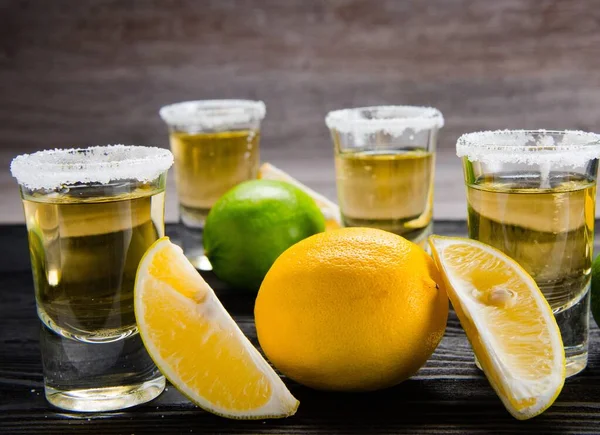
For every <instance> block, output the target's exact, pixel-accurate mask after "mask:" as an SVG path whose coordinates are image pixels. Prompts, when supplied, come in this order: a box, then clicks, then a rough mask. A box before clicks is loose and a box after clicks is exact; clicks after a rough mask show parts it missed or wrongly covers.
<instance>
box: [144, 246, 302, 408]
mask: <svg viewBox="0 0 600 435" xmlns="http://www.w3.org/2000/svg"><path fill="white" fill-rule="evenodd" d="M135 316H136V319H137V324H138V328H139V331H140V335H141V337H142V340H143V342H144V345H145V346H146V349H147V350H148V353H149V354H150V356H151V357H152V359H153V360H154V362H155V363H156V365H157V366H158V368H159V369H160V371H161V372H162V373H163V374H164V375H165V376H166V377H167V378H168V379H169V381H171V383H172V384H173V385H174V386H175V387H176V388H177V389H178V390H179V391H181V392H182V393H183V394H184V395H185V396H187V397H188V398H189V399H190V400H191V401H192V402H194V403H196V404H197V405H198V406H200V407H201V408H203V409H205V410H207V411H209V412H212V413H214V414H217V415H221V416H223V417H228V418H236V419H263V418H279V417H287V416H290V415H293V414H294V413H295V412H296V409H297V408H298V404H299V402H298V401H297V400H296V399H295V398H294V397H293V396H292V394H291V393H290V392H289V391H288V389H287V388H286V387H285V385H284V383H283V382H282V380H281V379H280V378H279V376H278V375H277V374H276V373H275V371H274V370H273V369H272V368H271V366H270V365H269V364H268V363H267V362H266V361H265V359H264V358H263V357H262V356H261V355H260V353H259V352H258V351H257V350H256V349H255V348H254V346H252V344H251V343H250V341H249V340H248V339H247V338H246V337H245V336H244V334H243V333H242V331H241V330H240V329H239V328H238V326H237V325H236V323H235V321H234V320H233V319H232V318H231V316H230V315H229V314H228V313H227V311H225V308H224V307H223V305H221V303H220V302H219V300H218V299H217V297H216V295H215V293H214V291H213V290H212V289H211V288H210V286H209V285H208V284H207V283H206V281H204V279H203V278H202V277H201V276H200V275H199V274H198V272H197V271H196V270H195V269H194V267H193V266H192V265H191V264H190V262H189V261H188V260H187V259H186V257H185V255H184V254H183V251H182V250H181V248H179V247H178V246H176V245H174V244H173V243H171V242H170V241H169V239H168V238H167V237H163V238H161V239H159V240H157V241H156V242H155V243H154V244H153V245H152V246H151V247H150V248H149V249H148V251H147V252H146V254H145V255H144V257H143V258H142V261H141V262H140V265H139V268H138V271H137V276H136V282H135Z"/></svg>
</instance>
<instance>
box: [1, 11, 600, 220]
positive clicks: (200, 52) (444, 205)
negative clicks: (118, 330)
mask: <svg viewBox="0 0 600 435" xmlns="http://www.w3.org/2000/svg"><path fill="white" fill-rule="evenodd" d="M598 6H600V2H599V1H594V0H571V1H561V0H504V1H490V0H429V1H417V0H415V1H400V0H397V1H396V0H330V1H320V0H304V1H303V0H286V1H283V0H264V1H259V0H256V1H249V0H248V1H243V0H239V1H234V0H214V1H192V0H187V1H185V0H0V192H1V193H0V210H1V212H0V213H1V214H0V221H4V222H20V221H22V212H21V208H20V204H19V199H18V193H17V188H16V184H15V182H14V181H13V180H12V179H11V178H10V175H9V172H8V165H9V162H10V159H11V158H12V157H13V156H15V155H16V154H19V153H22V152H30V151H34V150H38V149H44V148H52V147H65V146H76V145H79V146H81V145H92V144H106V143H134V144H153V145H159V146H167V136H166V130H165V127H164V126H163V124H162V122H161V120H160V119H159V118H158V115H157V110H158V108H159V107H160V106H162V105H164V104H167V103H171V102H176V101H180V100H188V99H205V98H253V99H262V100H264V101H265V102H266V104H267V111H268V114H267V118H266V121H265V123H264V126H263V140H262V150H263V152H262V155H263V159H264V160H268V161H271V162H273V163H274V164H276V165H278V166H281V167H282V168H284V169H286V170H288V171H289V172H291V173H292V174H293V175H295V176H297V177H298V178H299V179H301V180H302V181H304V182H306V183H307V184H309V185H311V186H312V187H314V188H316V189H318V190H320V191H322V192H323V193H324V194H326V195H327V196H329V197H331V198H335V186H334V176H333V160H332V150H331V148H332V146H331V143H330V139H329V136H328V132H327V129H326V128H325V126H324V123H323V118H324V116H325V114H326V112H327V111H328V110H331V109H335V108H341V107H349V106H359V105H372V104H418V105H432V106H436V107H438V108H439V109H441V110H442V111H443V113H444V115H445V117H446V127H445V128H444V130H443V131H442V133H441V143H440V153H439V158H438V166H437V179H436V204H435V206H436V209H435V214H436V216H437V217H438V218H455V219H458V218H464V217H465V205H464V191H463V186H462V173H461V168H460V162H459V161H458V159H457V158H456V157H454V149H453V148H454V144H455V141H456V138H457V137H458V136H459V135H460V134H461V133H463V132H468V131H473V130H480V129H495V128H557V129H561V128H575V129H584V130H592V131H594V130H595V131H600V110H598V107H599V106H600V31H599V30H600V8H599V7H598ZM169 189H170V192H171V193H170V194H169V200H168V204H167V217H168V219H169V220H174V219H176V206H175V204H176V198H175V194H174V191H173V187H172V186H170V187H169Z"/></svg>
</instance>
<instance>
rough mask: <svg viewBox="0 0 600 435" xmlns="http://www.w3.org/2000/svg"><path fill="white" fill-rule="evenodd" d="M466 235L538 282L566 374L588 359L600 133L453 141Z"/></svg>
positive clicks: (477, 136) (523, 133) (481, 135)
mask: <svg viewBox="0 0 600 435" xmlns="http://www.w3.org/2000/svg"><path fill="white" fill-rule="evenodd" d="M456 149H457V155H458V156H459V157H462V160H463V167H464V174H465V183H466V187H467V203H468V226H469V236H470V237H471V238H473V239H475V240H479V241H481V242H484V243H486V244H488V245H491V246H494V247H496V248H498V249H500V250H501V251H503V252H504V253H506V254H507V255H509V256H510V257H512V258H513V259H515V260H516V261H517V262H518V263H519V264H520V265H521V266H522V267H523V268H524V269H525V270H526V271H527V272H528V273H529V274H530V275H531V276H532V277H533V278H534V279H535V281H536V283H537V285H538V286H539V288H540V290H541V291H542V293H543V294H544V296H545V297H546V299H547V301H548V302H549V304H550V306H551V307H552V310H553V311H554V315H555V317H556V320H557V323H558V326H559V328H560V331H561V335H562V339H563V344H564V346H565V354H566V359H567V376H572V375H574V374H576V373H578V372H580V371H581V370H583V369H584V368H585V367H586V365H587V357H588V327H589V325H588V322H589V313H590V295H589V289H590V281H591V265H592V249H593V241H594V216H595V202H596V177H597V172H598V158H599V157H600V135H597V134H593V133H585V132H578V131H546V130H501V131H486V132H478V133H469V134H465V135H463V136H461V137H460V138H459V139H458V142H457V146H456Z"/></svg>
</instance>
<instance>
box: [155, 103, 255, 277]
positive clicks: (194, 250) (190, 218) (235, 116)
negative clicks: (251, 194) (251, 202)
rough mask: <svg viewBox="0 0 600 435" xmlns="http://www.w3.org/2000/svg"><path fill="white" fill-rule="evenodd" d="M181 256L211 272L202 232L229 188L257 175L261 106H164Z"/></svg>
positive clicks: (215, 104)
mask: <svg viewBox="0 0 600 435" xmlns="http://www.w3.org/2000/svg"><path fill="white" fill-rule="evenodd" d="M159 113H160V116H161V118H162V119H163V121H165V123H166V124H167V126H168V127H169V135H170V143H171V150H172V151H173V155H174V156H175V180H176V184H177V194H178V196H179V219H180V223H181V225H180V228H181V232H182V234H181V236H182V237H181V241H182V245H183V251H184V252H185V254H186V256H187V257H188V259H189V260H190V261H191V262H192V264H193V265H194V266H195V267H196V268H197V269H200V270H211V269H212V267H211V265H210V262H209V261H208V259H207V258H206V257H205V255H204V248H203V246H202V244H203V239H202V232H203V228H204V222H205V220H206V216H207V215H208V212H209V211H210V209H211V207H212V206H213V204H214V203H215V202H216V201H217V200H218V199H219V198H220V197H221V196H222V195H223V194H224V193H225V192H227V191H228V190H229V189H231V188H232V187H234V186H235V185H237V184H239V183H241V182H242V181H246V180H251V179H255V178H256V177H257V176H258V166H259V162H260V149H259V141H260V123H261V121H262V120H263V118H264V117H265V105H264V103H263V102H262V101H249V100H204V101H186V102H182V103H176V104H172V105H169V106H165V107H163V108H161V109H160V112H159Z"/></svg>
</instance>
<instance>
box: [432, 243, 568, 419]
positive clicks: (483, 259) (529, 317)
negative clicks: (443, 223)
mask: <svg viewBox="0 0 600 435" xmlns="http://www.w3.org/2000/svg"><path fill="white" fill-rule="evenodd" d="M430 244H431V248H432V250H433V254H434V258H435V261H436V263H437V264H438V266H439V268H440V270H441V271H442V273H443V276H444V281H445V282H446V288H447V290H448V296H449V297H450V301H451V302H452V306H453V307H454V309H455V310H456V314H457V315H458V318H459V319H460V323H461V325H462V327H463V329H464V330H465V333H466V334H467V337H468V338H469V341H470V342H471V345H472V346H473V351H474V352H475V355H476V356H477V359H478V360H479V363H480V364H481V367H482V369H483V371H484V372H485V374H486V376H487V378H488V380H489V381H490V384H491V385H492V387H493V388H494V390H496V393H497V394H498V396H499V397H500V399H501V400H502V402H503V403H504V406H506V409H507V410H508V411H509V412H510V413H511V414H512V415H513V416H514V417H516V418H518V419H519V420H525V419H528V418H531V417H535V416H536V415H538V414H541V413H542V412H544V410H545V409H547V408H548V407H549V406H550V405H551V404H552V403H553V402H554V400H555V399H556V397H557V396H558V394H559V393H560V391H561V389H562V386H563V384H564V381H565V352H564V348H563V343H562V339H561V336H560V331H559V329H558V325H557V324H556V320H555V318H554V315H553V314H552V310H551V308H550V305H548V302H546V299H545V298H544V295H543V294H542V292H541V291H540V289H539V288H538V286H537V285H536V283H535V281H534V280H533V278H531V276H529V275H528V274H527V272H525V270H524V269H523V268H522V267H521V266H519V264H517V262H516V261H514V260H513V259H511V258H510V257H508V256H507V255H505V254H504V253H502V252H500V251H498V250H497V249H494V248H492V247H491V246H488V245H485V244H483V243H480V242H477V241H475V240H470V239H462V238H458V237H456V238H454V237H440V236H431V237H430Z"/></svg>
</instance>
